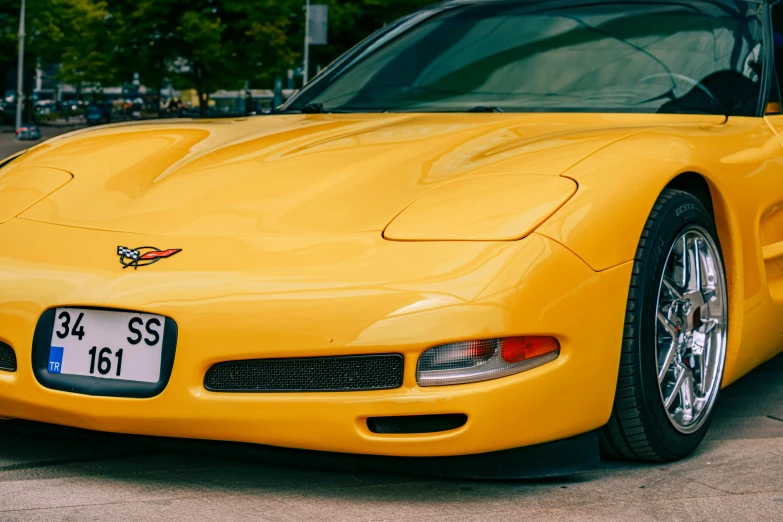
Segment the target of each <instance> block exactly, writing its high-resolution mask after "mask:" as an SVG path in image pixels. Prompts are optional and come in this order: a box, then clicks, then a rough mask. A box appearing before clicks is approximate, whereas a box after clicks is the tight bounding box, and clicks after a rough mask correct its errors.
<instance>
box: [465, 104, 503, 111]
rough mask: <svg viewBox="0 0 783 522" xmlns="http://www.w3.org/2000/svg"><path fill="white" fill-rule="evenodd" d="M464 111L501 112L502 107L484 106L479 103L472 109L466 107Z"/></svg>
mask: <svg viewBox="0 0 783 522" xmlns="http://www.w3.org/2000/svg"><path fill="white" fill-rule="evenodd" d="M465 112H503V109H501V108H500V107H485V106H483V105H479V106H477V107H473V108H472V109H468V110H466V111H465Z"/></svg>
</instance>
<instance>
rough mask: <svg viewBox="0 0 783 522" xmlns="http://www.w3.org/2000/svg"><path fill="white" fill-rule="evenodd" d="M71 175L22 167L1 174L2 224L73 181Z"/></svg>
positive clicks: (0, 217) (57, 171)
mask: <svg viewBox="0 0 783 522" xmlns="http://www.w3.org/2000/svg"><path fill="white" fill-rule="evenodd" d="M72 177H73V176H71V175H70V174H69V173H67V172H64V171H62V170H56V169H50V168H46V167H26V168H25V167H22V168H15V169H7V170H5V171H4V172H0V223H5V222H6V221H8V220H9V219H13V218H15V217H16V216H17V215H19V214H20V213H22V212H23V211H25V210H27V209H28V208H29V207H31V206H33V205H35V204H36V203H38V202H39V201H41V200H42V199H43V198H45V197H46V196H48V195H49V194H51V193H52V192H54V191H55V190H57V189H59V188H60V187H62V186H63V185H65V184H66V183H68V182H69V181H71V178H72Z"/></svg>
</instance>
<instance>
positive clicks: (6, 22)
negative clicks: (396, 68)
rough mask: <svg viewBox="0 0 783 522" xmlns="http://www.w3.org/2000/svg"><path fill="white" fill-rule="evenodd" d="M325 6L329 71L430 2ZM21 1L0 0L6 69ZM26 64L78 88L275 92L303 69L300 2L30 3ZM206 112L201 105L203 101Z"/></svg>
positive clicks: (319, 57)
mask: <svg viewBox="0 0 783 522" xmlns="http://www.w3.org/2000/svg"><path fill="white" fill-rule="evenodd" d="M319 1H320V2H322V3H326V4H327V5H328V6H329V20H330V30H329V44H328V45H325V46H314V47H313V48H312V49H311V52H312V66H313V68H315V67H317V66H319V65H320V66H325V65H327V64H328V63H330V62H331V61H332V60H334V59H335V58H336V57H337V56H339V55H340V54H341V53H343V52H345V51H346V50H347V49H349V48H350V47H351V46H352V45H354V44H356V43H358V42H359V41H360V40H362V39H363V38H365V37H366V36H368V35H369V34H370V33H372V32H374V31H375V30H377V29H379V28H381V27H383V25H385V24H386V23H389V22H391V21H393V20H395V19H396V18H398V17H399V16H402V15H404V14H406V13H408V12H411V11H413V10H415V9H418V8H420V7H422V6H424V5H427V4H428V3H430V1H429V0H314V2H319ZM19 5H20V0H0V7H1V8H0V64H2V63H6V64H9V66H10V64H12V63H13V62H14V59H15V55H16V31H17V25H18V12H19ZM27 10H28V17H27V25H28V30H27V39H26V47H27V56H28V59H27V62H28V64H29V66H30V67H34V65H35V64H36V63H42V62H48V63H60V64H61V68H60V76H61V79H62V80H63V81H65V82H67V83H71V84H73V85H77V86H83V85H93V86H101V85H103V86H107V85H124V84H127V83H128V82H130V81H131V79H132V78H133V75H134V74H135V73H138V75H139V77H140V80H141V83H143V84H144V85H146V86H148V87H152V88H155V89H162V88H164V87H165V86H166V85H167V84H168V83H173V84H175V85H177V86H180V87H189V88H194V89H196V90H197V91H198V93H199V97H200V99H202V100H206V96H208V93H209V92H212V91H214V90H215V89H220V88H229V89H236V88H241V87H243V86H244V85H249V86H251V87H266V88H269V87H271V86H272V84H273V82H274V79H275V78H277V77H283V76H285V73H286V71H287V70H288V69H296V68H297V67H301V65H302V53H303V42H304V19H305V16H304V0H251V1H248V0H27ZM202 105H205V104H202Z"/></svg>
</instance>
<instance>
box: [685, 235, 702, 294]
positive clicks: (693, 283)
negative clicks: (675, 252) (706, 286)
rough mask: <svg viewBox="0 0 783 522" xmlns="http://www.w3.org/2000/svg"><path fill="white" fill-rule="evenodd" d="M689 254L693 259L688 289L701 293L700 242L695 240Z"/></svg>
mask: <svg viewBox="0 0 783 522" xmlns="http://www.w3.org/2000/svg"><path fill="white" fill-rule="evenodd" d="M688 253H689V254H690V257H691V263H690V264H691V265H692V266H689V268H691V269H692V270H691V271H690V273H689V274H688V275H689V277H688V289H689V290H694V291H699V292H700V291H701V252H700V251H699V240H698V239H694V240H693V248H692V249H689V251H688Z"/></svg>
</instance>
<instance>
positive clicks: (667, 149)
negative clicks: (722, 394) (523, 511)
mask: <svg viewBox="0 0 783 522" xmlns="http://www.w3.org/2000/svg"><path fill="white" fill-rule="evenodd" d="M781 9H783V6H778V5H777V4H775V3H768V2H759V1H750V0H748V1H739V0H736V1H735V0H693V1H691V0H689V1H688V2H683V1H679V0H656V1H653V0H644V1H634V0H624V1H622V2H614V1H612V2H609V1H598V0H590V1H581V0H563V1H552V2H540V1H537V0H536V1H522V0H518V1H512V0H505V1H477V0H464V1H454V2H447V3H445V4H440V5H437V6H435V7H432V8H429V9H426V10H424V11H421V12H418V13H415V14H413V15H411V16H409V17H406V18H404V19H402V20H400V21H398V22H396V23H394V24H391V25H389V26H387V27H386V28H384V29H383V30H382V31H380V32H379V33H377V34H375V35H374V36H372V37H370V38H369V39H367V40H366V41H364V42H362V43H361V44H359V45H358V46H357V47H356V48H354V49H353V50H351V51H350V52H349V53H347V54H346V55H345V56H343V57H342V58H340V59H339V60H337V61H336V62H335V63H334V64H332V66H330V67H329V68H328V69H326V70H325V71H324V72H322V73H321V74H320V75H319V76H318V77H317V78H316V79H315V80H314V81H312V82H311V83H310V84H308V85H307V86H306V87H305V88H304V89H302V90H301V91H300V92H299V93H298V94H296V95H295V96H294V97H293V98H292V99H291V100H289V101H288V102H287V103H286V104H285V105H284V106H283V107H281V108H279V109H277V110H276V111H275V112H274V114H271V115H264V116H258V117H253V118H246V119H233V120H229V119H225V120H213V121H201V122H198V121H189V120H188V121H185V120H174V121H168V122H163V123H137V124H125V125H122V124H120V125H114V126H108V127H102V128H98V129H91V130H86V131H77V132H75V133H71V134H69V135H67V136H64V137H61V138H58V139H55V140H51V141H49V142H46V143H44V144H42V145H40V146H37V147H35V148H33V149H31V150H29V151H27V152H25V153H23V154H21V155H19V156H16V157H13V158H10V159H8V160H6V161H5V162H4V163H3V164H2V169H1V170H0V341H2V344H0V366H2V370H3V371H0V415H3V416H7V417H14V418H20V419H29V420H34V421H43V422H47V423H55V424H61V425H68V426H76V427H81V428H89V429H94V430H101V431H107V432H121V433H130V434H142V435H155V436H165V437H185V438H195V439H211V440H222V441H235V442H247V443H254V444H263V445H271V446H281V447H288V448H301V449H310V450H320V451H329V452H341V453H351V454H359V455H366V456H374V457H373V458H376V459H377V460H378V461H382V462H387V463H391V464H390V465H392V464H393V465H395V466H396V465H397V463H402V464H410V465H412V466H416V465H419V466H420V467H421V469H425V470H427V471H430V472H435V473H442V474H452V475H464V476H473V477H531V476H540V475H545V474H560V473H570V472H574V471H578V470H582V469H586V468H589V467H591V466H594V465H595V464H596V462H597V460H598V454H599V445H600V447H602V449H603V451H604V453H605V454H606V455H609V456H613V457H621V458H627V459H638V460H648V461H670V460H673V459H678V458H681V457H684V456H686V455H688V454H689V453H690V452H692V451H693V450H694V449H695V448H696V446H697V445H698V444H699V442H700V441H701V440H702V438H703V437H704V435H705V432H706V430H707V429H708V426H709V424H710V419H711V417H712V414H713V412H714V407H715V403H716V400H718V398H719V390H720V388H721V387H722V386H725V385H728V384H730V383H731V382H733V381H735V380H737V379H738V378H740V377H741V376H742V375H743V374H745V373H746V372H748V371H749V370H751V369H752V368H754V367H755V366H757V365H759V364H760V363H762V362H764V361H766V360H768V359H770V358H771V357H773V356H774V355H776V354H777V353H778V352H780V351H781V349H783V141H781V135H783V134H782V133H783V114H781V104H780V89H779V85H780V84H781V82H780V81H779V77H778V74H777V73H778V72H781V73H783V68H777V67H776V60H775V50H776V49H775V47H776V43H780V42H781V38H780V36H778V35H777V33H779V32H781V31H783V12H781ZM782 54H783V53H782ZM420 457H432V458H430V459H422V458H420ZM402 464H401V465H402Z"/></svg>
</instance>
